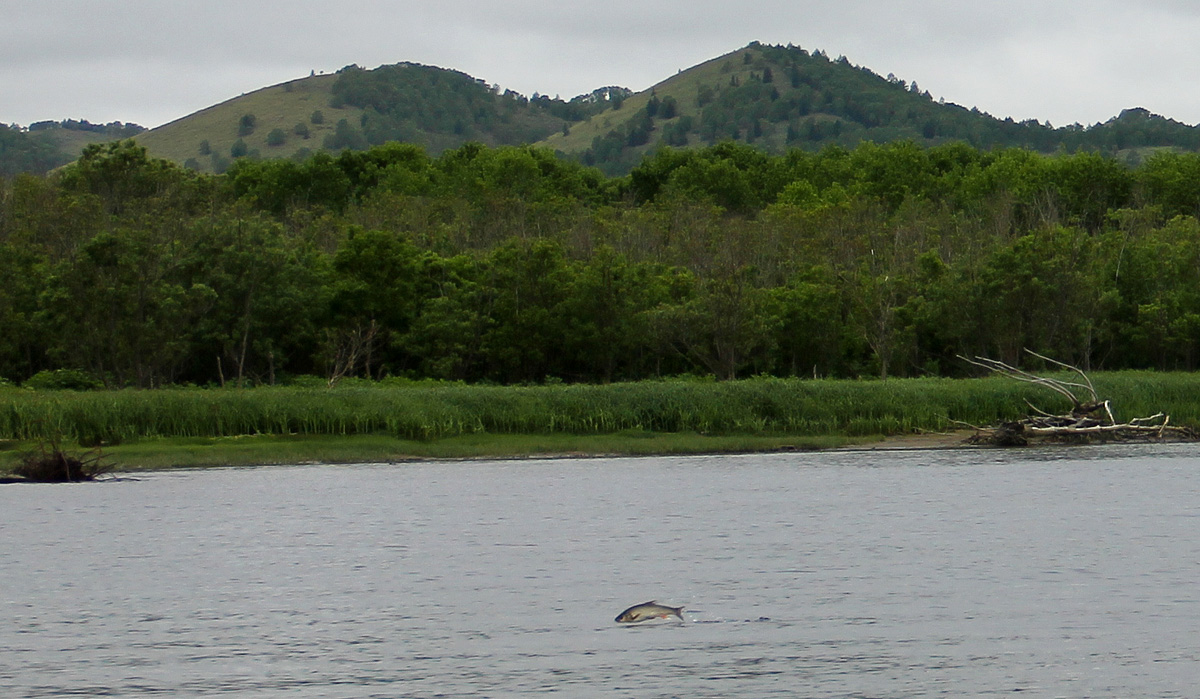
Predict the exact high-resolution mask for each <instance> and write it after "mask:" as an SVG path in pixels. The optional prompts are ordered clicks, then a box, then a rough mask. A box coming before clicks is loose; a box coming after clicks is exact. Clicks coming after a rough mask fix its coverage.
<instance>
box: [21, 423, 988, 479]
mask: <svg viewBox="0 0 1200 699" xmlns="http://www.w3.org/2000/svg"><path fill="white" fill-rule="evenodd" d="M969 434H970V433H969V432H961V431H957V432H946V433H923V434H909V435H891V436H884V435H869V436H863V437H844V436H830V437H811V436H780V435H775V436H754V435H734V436H729V435H724V436H712V435H699V434H695V433H670V434H653V433H637V434H628V433H626V434H613V435H470V436H463V437H453V438H447V439H443V440H437V441H431V442H416V441H412V440H402V439H395V438H392V437H388V436H386V435H355V436H346V437H329V436H320V437H314V436H295V435H289V436H278V435H253V436H244V437H218V438H161V439H149V440H144V441H141V442H138V443H135V444H128V445H118V446H114V447H106V448H101V449H99V450H98V452H99V454H100V455H101V456H102V457H103V458H104V459H105V461H106V462H108V463H111V464H112V465H113V466H114V471H115V472H135V471H145V470H165V469H173V468H205V467H214V466H235V467H241V466H268V465H277V464H364V463H406V462H419V461H455V460H467V459H525V458H528V459H538V458H592V457H607V456H659V455H665V456H669V455H689V454H690V455H698V454H750V453H770V452H786V451H824V450H838V449H860V450H890V449H944V448H954V447H958V446H965V443H964V440H965V438H966V437H967V436H968V435H969ZM36 447H37V445H36V444H33V443H27V442H12V441H9V442H0V475H3V474H6V473H9V472H11V470H12V468H13V467H14V466H15V465H16V464H17V462H18V460H19V459H20V457H21V456H22V455H23V454H25V453H28V452H29V451H31V450H33V449H36ZM68 451H72V452H80V453H82V452H85V451H88V450H85V449H83V448H78V447H77V448H68ZM93 453H94V452H93Z"/></svg>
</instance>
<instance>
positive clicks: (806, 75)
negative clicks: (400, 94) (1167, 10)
mask: <svg viewBox="0 0 1200 699" xmlns="http://www.w3.org/2000/svg"><path fill="white" fill-rule="evenodd" d="M724 140H734V141H741V142H745V143H751V144H755V145H756V146H758V147H760V148H762V149H763V150H765V151H767V152H771V153H781V152H784V151H785V150H787V149H789V148H801V149H805V150H817V149H820V148H822V147H825V146H827V145H831V144H837V145H842V146H848V147H850V146H853V145H854V144H856V143H858V142H860V141H864V140H870V141H875V142H879V143H887V142H892V141H899V140H911V141H914V142H917V143H923V144H925V145H937V144H939V143H945V142H948V141H964V142H967V143H969V144H971V145H973V146H976V147H980V148H990V147H996V146H1022V147H1027V148H1031V149H1034V150H1038V151H1043V152H1053V151H1057V150H1060V149H1065V150H1069V151H1074V150H1078V149H1088V150H1098V151H1103V152H1106V153H1109V154H1112V155H1121V156H1124V157H1126V158H1129V159H1136V158H1138V157H1139V155H1140V153H1141V152H1142V151H1144V150H1145V149H1152V148H1176V149H1183V150H1197V149H1200V131H1198V130H1197V129H1196V128H1195V127H1191V126H1187V125H1185V124H1182V123H1179V122H1177V121H1173V120H1170V119H1165V118H1163V117H1160V116H1157V115H1153V114H1150V113H1149V112H1147V111H1146V110H1143V109H1131V110H1126V111H1125V112H1123V113H1122V114H1121V115H1120V116H1119V117H1116V118H1114V119H1112V120H1109V121H1108V122H1105V123H1104V124H1096V125H1094V126H1091V127H1086V128H1085V127H1083V126H1081V125H1078V124H1076V125H1072V126H1067V127H1061V128H1054V127H1052V126H1051V125H1050V124H1049V123H1044V124H1043V123H1040V122H1038V121H1036V120H1029V121H1023V122H1015V121H1013V120H1012V119H1003V120H1001V119H996V118H994V117H992V116H991V115H988V114H986V113H983V112H980V111H979V110H978V109H966V108H964V107H961V106H959V105H956V104H950V103H945V102H942V101H935V100H934V99H933V98H932V96H930V94H929V93H928V92H924V91H921V90H920V88H919V87H918V86H917V84H916V83H906V82H905V81H903V80H900V79H898V78H895V77H893V76H888V77H886V78H885V77H881V76H879V75H877V74H876V73H874V72H872V71H871V70H869V69H867V68H864V67H858V66H854V65H853V64H851V63H850V61H849V60H847V59H846V58H844V57H841V58H838V59H836V60H830V59H829V58H828V57H827V56H826V55H825V54H824V53H822V52H821V51H815V52H812V53H809V52H808V51H806V50H804V49H801V48H798V47H792V46H787V47H781V46H765V45H762V44H758V43H753V44H750V45H749V46H747V47H745V48H743V49H739V50H738V51H735V52H733V53H730V54H726V55H724V56H720V57H718V58H715V59H713V60H710V61H707V62H705V63H702V64H700V65H698V66H696V67H694V68H691V69H689V70H686V71H683V72H681V73H679V74H677V75H675V76H673V77H671V78H669V79H667V80H665V81H663V82H661V83H659V84H657V85H655V86H654V87H653V88H651V89H650V90H647V91H645V92H642V93H639V94H637V95H634V96H632V97H630V98H629V99H627V100H625V101H624V102H618V103H616V104H613V105H612V107H611V108H609V109H607V110H605V111H603V112H602V113H600V114H598V115H596V116H594V117H592V118H591V119H589V120H587V121H585V122H582V123H579V124H575V125H572V127H571V128H570V131H569V133H565V134H556V135H553V136H551V137H549V138H547V139H546V140H545V141H544V142H543V143H544V145H547V146H549V147H551V148H554V149H556V150H558V151H561V152H564V153H567V154H570V155H573V156H575V157H578V158H580V159H582V160H583V161H584V162H585V163H587V164H590V165H596V166H598V167H600V168H601V169H603V170H605V171H606V172H608V173H609V174H616V173H619V172H625V171H628V170H629V169H630V168H631V167H633V166H634V165H636V164H637V163H638V162H640V161H641V159H642V157H643V156H644V155H645V154H646V153H647V152H648V151H651V150H654V149H656V148H659V147H660V146H662V145H669V146H675V147H688V146H703V145H712V144H715V143H718V142H720V141H724Z"/></svg>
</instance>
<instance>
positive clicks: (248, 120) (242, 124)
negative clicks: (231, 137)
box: [237, 114, 258, 137]
mask: <svg viewBox="0 0 1200 699" xmlns="http://www.w3.org/2000/svg"><path fill="white" fill-rule="evenodd" d="M257 126H258V117H256V116H254V115H253V114H243V115H242V116H241V118H240V119H238V129H237V135H238V136H239V137H245V136H249V135H250V134H252V133H254V129H255V128H256V127H257Z"/></svg>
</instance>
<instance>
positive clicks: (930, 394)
mask: <svg viewBox="0 0 1200 699" xmlns="http://www.w3.org/2000/svg"><path fill="white" fill-rule="evenodd" d="M1093 379H1094V380H1095V381H1096V384H1097V388H1098V390H1099V391H1100V393H1101V394H1102V395H1103V396H1104V397H1107V398H1110V399H1111V400H1112V401H1113V403H1114V405H1115V409H1116V412H1117V417H1118V419H1128V418H1130V417H1135V416H1142V415H1149V414H1151V413H1155V412H1159V411H1163V412H1167V413H1169V414H1171V415H1172V421H1173V423H1175V424H1192V425H1200V402H1198V401H1197V399H1196V398H1195V397H1196V396H1200V375H1193V374H1181V373H1171V374H1156V373H1147V372H1119V373H1110V374H1099V375H1096V376H1093ZM1026 400H1029V401H1032V402H1033V403H1034V404H1036V405H1038V406H1039V407H1041V408H1043V409H1046V410H1049V411H1061V410H1065V409H1066V408H1067V407H1068V406H1067V405H1066V403H1065V401H1063V400H1062V399H1061V398H1058V397H1056V396H1054V395H1053V394H1051V393H1050V392H1048V391H1046V390H1044V389H1039V388H1038V387H1036V386H1030V385H1028V384H1021V383H1018V382H1014V381H1011V380H1007V379H1001V378H985V379H960V380H954V379H897V380H889V381H838V380H799V379H750V380H744V381H736V382H721V383H718V382H704V381H653V382H638V383H627V384H612V385H605V386H595V385H550V386H534V387H501V386H465V385H428V384H411V385H395V384H390V385H389V384H382V385H363V384H357V385H348V386H343V387H339V388H335V389H327V388H303V387H264V388H254V389H245V390H232V389H163V390H154V391H136V390H125V391H94V392H72V391H40V392H35V391H26V390H19V389H4V390H0V440H6V441H7V443H8V445H9V447H10V448H9V449H7V450H4V451H0V464H3V463H5V462H6V458H8V457H6V456H4V455H6V454H11V452H13V451H14V450H15V445H17V444H28V443H31V442H33V441H36V440H45V439H54V440H60V441H61V442H62V443H63V444H64V445H75V444H81V445H84V446H88V445H97V444H103V445H105V451H106V452H107V453H111V454H112V455H113V458H118V459H119V458H127V459H128V460H129V461H130V462H131V463H132V462H134V461H138V462H139V463H146V464H149V465H155V464H157V465H168V464H170V463H202V462H204V458H208V457H205V456H203V454H209V455H213V456H212V458H213V461H212V462H213V463H267V462H295V461H376V460H380V461H382V460H397V459H402V458H427V457H473V456H511V455H519V454H533V453H573V452H587V453H678V452H681V451H693V452H694V451H750V450H755V449H765V448H779V447H785V446H794V447H797V448H805V447H807V446H820V445H822V444H824V445H830V444H832V443H833V442H832V441H831V440H838V439H846V438H863V437H868V436H879V435H895V434H904V433H913V432H920V431H943V430H946V429H948V428H950V427H952V426H953V425H955V424H956V423H969V424H976V425H982V424H990V423H994V422H997V421H999V420H1004V419H1012V418H1015V417H1018V416H1021V415H1024V414H1025V413H1027V412H1028V407H1027V405H1026ZM347 438H353V439H347ZM800 438H804V439H806V440H808V441H807V442H805V443H800V441H799V440H800ZM818 438H820V439H824V440H826V441H825V442H824V443H822V442H820V439H818ZM772 440H775V441H772ZM814 440H815V441H814ZM739 445H740V446H739ZM756 445H757V446H756ZM218 446H219V447H220V449H218V448H217V447H218ZM156 449H157V450H158V452H159V453H158V455H154V451H155V450H156ZM171 453H174V454H176V455H177V457H172V456H171ZM218 454H220V455H218ZM173 459H174V460H173Z"/></svg>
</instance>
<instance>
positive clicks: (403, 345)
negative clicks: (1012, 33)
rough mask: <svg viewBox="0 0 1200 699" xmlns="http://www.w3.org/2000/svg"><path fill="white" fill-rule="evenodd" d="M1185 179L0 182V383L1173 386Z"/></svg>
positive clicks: (768, 165) (544, 158) (1097, 159)
mask: <svg viewBox="0 0 1200 699" xmlns="http://www.w3.org/2000/svg"><path fill="white" fill-rule="evenodd" d="M1198 216H1200V155H1195V154H1180V153H1159V154H1156V155H1154V156H1152V157H1150V158H1149V159H1147V160H1146V161H1145V162H1144V163H1143V164H1141V165H1139V166H1137V167H1130V166H1127V165H1125V164H1122V163H1120V162H1118V161H1116V160H1113V159H1110V158H1105V157H1102V156H1100V155H1098V154H1092V153H1076V154H1071V155H1066V154H1064V155H1059V156H1046V155H1041V154H1038V153H1035V152H1032V151H1030V150H1025V149H997V150H980V149H976V148H973V147H971V146H968V145H965V144H961V143H950V144H944V145H940V146H936V147H932V148H925V147H922V146H919V145H916V144H914V143H911V142H900V143H893V144H887V145H876V144H873V143H863V144H861V145H859V146H857V147H856V148H854V149H853V150H848V149H844V148H841V147H837V146H829V147H826V148H824V149H822V150H820V151H818V152H815V153H813V152H807V151H804V150H799V149H796V150H792V151H789V152H788V153H787V154H785V155H781V156H771V155H767V154H764V153H762V152H761V151H759V150H756V149H754V148H753V147H751V146H749V145H746V144H740V143H732V142H727V143H722V144H718V145H716V146H712V147H708V148H702V149H683V150H679V149H671V148H663V149H660V150H658V151H656V152H655V153H654V154H653V155H652V156H650V157H647V158H646V159H645V160H644V161H643V162H641V163H640V164H639V165H638V166H637V167H635V168H634V169H633V171H632V172H631V173H630V174H629V175H628V176H625V177H619V178H610V177H606V176H604V175H602V174H601V173H600V172H599V171H597V170H595V169H591V168H587V167H584V166H583V165H581V164H578V163H575V162H572V161H570V160H566V159H563V158H560V157H557V156H556V155H555V154H554V153H552V152H550V151H548V150H545V149H538V148H532V147H510V146H506V147H499V148H490V147H486V146H483V145H480V144H471V143H469V144H466V145H464V146H461V147H459V148H456V149H452V150H448V151H445V152H443V153H442V154H440V155H439V156H437V157H431V156H429V155H428V154H427V153H426V152H425V151H423V150H422V149H420V148H418V147H416V146H412V145H403V144H389V145H384V146H379V147H375V148H372V149H369V150H366V151H361V152H352V151H346V152H343V153H342V154H341V155H339V156H336V157H334V156H331V155H327V154H317V155H314V156H313V157H311V158H310V159H308V160H306V161H304V162H299V163H297V162H292V161H285V160H278V161H262V162H255V161H248V160H242V161H238V162H236V163H235V164H234V165H233V167H232V168H231V169H230V170H229V172H227V173H226V174H223V175H202V174H198V173H194V172H191V171H189V170H186V169H184V168H182V167H178V166H175V165H173V164H170V163H168V162H165V161H161V160H155V159H152V158H149V157H148V156H147V154H146V152H145V151H144V150H143V149H142V148H140V147H138V146H136V145H135V144H133V143H131V142H128V141H122V142H115V143H110V144H105V145H95V146H91V147H89V148H88V149H87V151H86V152H85V154H84V156H83V157H82V158H81V159H80V160H79V161H78V162H76V163H74V164H72V165H70V166H67V167H65V168H62V169H60V170H58V171H56V172H55V173H53V174H51V175H49V176H33V175H18V176H16V177H11V178H4V179H0V287H2V288H3V292H0V376H2V377H4V379H6V380H8V381H11V382H24V381H26V380H28V379H30V378H31V377H35V376H37V377H39V380H42V381H45V380H46V378H47V377H58V378H59V379H61V380H62V381H64V382H67V383H70V384H71V385H88V384H89V383H103V384H105V385H109V386H139V387H152V386H163V385H170V384H198V385H216V384H221V385H227V384H246V383H279V382H285V381H287V380H289V379H291V378H292V377H296V376H300V375H317V376H322V377H324V378H325V379H327V380H329V381H331V382H336V381H337V380H338V379H340V378H343V377H351V376H359V377H372V378H378V377H388V376H392V377H412V378H436V379H447V380H462V381H468V382H495V383H527V382H544V381H567V382H608V381H618V380H629V379H639V378H645V377H658V376H675V375H702V376H715V377H717V378H720V379H729V378H734V377H739V376H747V375H776V376H801V377H804V376H836V377H854V376H864V377H865V376H920V375H957V374H961V373H963V372H964V371H965V367H964V365H963V364H962V363H961V362H960V361H959V360H957V359H956V355H959V354H962V355H968V356H970V355H976V354H982V355H988V356H991V357H995V358H998V359H1002V360H1006V361H1010V362H1016V361H1018V360H1019V358H1020V353H1021V350H1022V348H1025V347H1028V348H1032V349H1035V350H1037V351H1039V352H1041V353H1044V354H1047V355H1050V356H1054V357H1057V358H1060V359H1062V360H1064V361H1069V362H1072V363H1075V364H1077V365H1079V366H1082V367H1085V368H1093V369H1102V368H1103V369H1120V368H1155V369H1163V370H1167V369H1195V368H1196V367H1197V364H1198V362H1200V352H1198V350H1200V220H1198V218H1197V217H1198Z"/></svg>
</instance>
